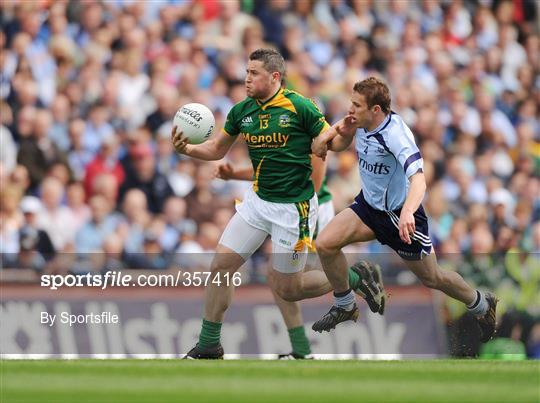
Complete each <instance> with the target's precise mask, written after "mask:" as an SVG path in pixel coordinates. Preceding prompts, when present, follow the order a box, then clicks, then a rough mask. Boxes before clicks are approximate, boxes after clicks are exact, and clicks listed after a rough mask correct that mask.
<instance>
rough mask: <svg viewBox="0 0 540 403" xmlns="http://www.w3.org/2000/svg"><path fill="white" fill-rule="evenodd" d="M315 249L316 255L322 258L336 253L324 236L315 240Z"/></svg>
mask: <svg viewBox="0 0 540 403" xmlns="http://www.w3.org/2000/svg"><path fill="white" fill-rule="evenodd" d="M315 248H317V253H318V254H319V255H322V256H327V255H333V254H335V253H336V252H337V249H336V248H335V247H334V246H333V245H332V242H331V241H330V240H329V239H328V238H326V237H324V236H323V237H319V238H317V239H316V240H315Z"/></svg>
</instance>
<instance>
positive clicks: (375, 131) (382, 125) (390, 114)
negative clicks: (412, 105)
mask: <svg viewBox="0 0 540 403" xmlns="http://www.w3.org/2000/svg"><path fill="white" fill-rule="evenodd" d="M392 115H393V112H390V113H389V114H388V116H387V117H386V118H384V120H383V121H382V122H381V124H380V125H379V126H377V127H376V128H375V129H373V130H372V131H370V132H368V131H367V130H366V129H364V133H365V134H367V135H368V137H369V136H373V135H374V134H377V133H378V132H380V131H382V130H384V128H386V126H388V124H389V123H390V119H392Z"/></svg>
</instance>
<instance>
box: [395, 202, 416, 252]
mask: <svg viewBox="0 0 540 403" xmlns="http://www.w3.org/2000/svg"><path fill="white" fill-rule="evenodd" d="M414 231H416V225H415V222H414V215H413V213H411V212H410V211H406V210H401V214H400V216H399V237H400V238H401V240H402V241H403V242H405V243H407V244H409V245H410V244H411V243H412V241H411V235H412V234H414Z"/></svg>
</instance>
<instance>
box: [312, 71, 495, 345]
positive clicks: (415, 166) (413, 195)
mask: <svg viewBox="0 0 540 403" xmlns="http://www.w3.org/2000/svg"><path fill="white" fill-rule="evenodd" d="M390 103H391V100H390V91H389V89H388V87H387V86H386V84H385V83H384V82H383V81H381V80H379V79H377V78H375V77H370V78H367V79H365V80H363V81H360V82H357V83H356V84H355V85H354V88H353V92H352V96H351V106H350V109H349V113H348V115H347V116H346V117H345V118H343V119H342V120H340V121H339V122H337V123H336V124H335V125H333V126H332V129H331V130H328V131H326V132H324V133H322V134H321V135H320V136H318V137H317V138H316V139H315V140H314V142H313V146H312V150H313V152H314V153H315V154H316V155H318V156H320V157H322V158H325V156H326V152H327V150H332V151H342V150H344V149H345V148H347V147H348V146H349V145H350V144H351V142H352V141H353V140H354V141H355V146H356V152H357V154H358V163H359V169H360V176H361V178H362V190H361V191H360V193H359V194H358V196H357V197H356V199H355V201H354V203H353V204H351V205H350V206H349V208H347V209H345V210H343V211H342V212H341V213H339V214H338V215H337V216H336V217H335V218H334V219H333V220H332V221H331V222H330V223H329V224H328V225H327V226H326V227H325V228H324V229H323V231H322V232H321V233H320V234H319V237H318V238H317V240H316V248H317V252H318V254H319V257H320V259H321V262H322V265H323V268H324V270H325V272H326V275H327V277H328V279H329V280H330V283H331V284H332V286H333V288H334V296H335V305H334V306H333V307H332V308H331V309H330V311H329V312H328V313H327V314H325V315H324V316H323V317H322V318H321V319H320V320H319V321H317V322H315V324H314V325H313V329H314V330H316V331H328V330H330V329H333V328H334V327H335V326H336V325H337V324H338V323H340V322H342V321H344V320H347V319H348V317H349V316H350V314H349V312H350V311H351V310H353V309H356V303H355V297H354V294H353V293H352V292H351V290H350V287H349V282H348V276H347V262H346V260H345V255H344V254H343V252H342V251H341V249H342V248H343V247H344V246H346V245H348V244H351V243H353V242H366V241H370V240H373V239H377V240H378V241H379V242H381V243H382V244H386V245H389V246H390V247H391V248H392V249H394V250H395V251H396V252H397V253H398V255H399V256H400V257H401V258H402V259H403V262H404V264H405V265H406V266H407V268H408V269H409V270H411V271H412V272H413V273H414V274H415V275H416V276H417V277H418V278H419V279H420V281H422V283H423V284H424V285H425V286H427V287H429V288H434V289H438V290H441V291H442V292H444V293H445V294H447V295H449V296H450V297H452V298H455V299H457V300H459V301H461V302H463V303H464V304H466V305H467V309H468V310H469V312H471V313H472V314H474V315H475V316H476V317H477V318H478V324H479V327H480V331H481V341H483V342H486V341H488V340H489V339H491V337H492V336H493V333H494V331H495V310H496V306H497V298H496V297H495V296H494V295H492V294H490V293H486V294H484V293H482V292H480V291H478V290H474V289H473V288H471V286H469V285H468V284H467V283H466V282H465V280H463V278H462V277H461V276H460V275H459V274H458V273H456V272H452V271H448V270H443V269H442V268H441V267H439V265H438V264H437V260H436V257H435V253H434V251H433V248H432V246H431V240H430V237H429V231H428V221H427V217H426V214H425V212H424V208H423V207H422V204H421V203H422V199H423V198H424V195H425V192H426V180H425V177H424V172H423V160H422V156H421V154H420V151H419V149H418V147H417V146H416V143H415V141H414V136H413V134H412V132H411V130H410V129H409V128H408V127H407V125H406V124H405V122H404V121H403V119H402V118H401V117H400V116H399V115H397V114H396V113H394V112H392V111H391V110H390Z"/></svg>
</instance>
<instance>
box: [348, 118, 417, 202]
mask: <svg viewBox="0 0 540 403" xmlns="http://www.w3.org/2000/svg"><path fill="white" fill-rule="evenodd" d="M355 142H356V153H357V154H358V165H359V168H360V177H361V178H362V191H363V194H364V198H365V200H366V202H367V203H368V204H369V205H370V206H371V207H373V208H374V209H376V210H381V211H391V210H397V209H399V208H400V207H402V206H403V203H405V198H406V197H407V192H408V190H409V180H408V178H409V177H410V176H412V175H413V174H415V173H416V172H418V170H423V168H424V161H423V160H422V156H421V155H420V151H419V150H418V147H417V146H416V143H415V141H414V136H413V134H412V132H411V129H409V128H408V127H407V125H406V124H405V122H404V121H403V119H401V117H400V116H399V115H397V114H395V113H394V112H392V113H391V114H390V115H388V116H387V117H386V119H384V121H383V122H382V123H381V124H380V125H379V127H377V128H376V129H375V130H373V131H371V132H368V131H366V130H365V129H358V130H357V131H356V138H355Z"/></svg>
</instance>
